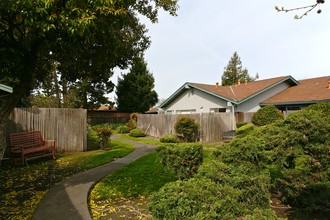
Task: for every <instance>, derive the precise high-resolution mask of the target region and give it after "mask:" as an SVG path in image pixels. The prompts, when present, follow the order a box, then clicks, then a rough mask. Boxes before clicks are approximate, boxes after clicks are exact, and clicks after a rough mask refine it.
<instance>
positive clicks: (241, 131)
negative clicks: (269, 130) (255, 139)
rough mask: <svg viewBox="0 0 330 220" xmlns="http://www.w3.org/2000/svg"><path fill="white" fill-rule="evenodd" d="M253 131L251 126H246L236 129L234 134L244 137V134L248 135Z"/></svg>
mask: <svg viewBox="0 0 330 220" xmlns="http://www.w3.org/2000/svg"><path fill="white" fill-rule="evenodd" d="M253 129H254V125H253V124H246V125H243V126H241V127H239V128H237V130H236V134H237V135H246V134H248V133H250V132H251V131H253Z"/></svg>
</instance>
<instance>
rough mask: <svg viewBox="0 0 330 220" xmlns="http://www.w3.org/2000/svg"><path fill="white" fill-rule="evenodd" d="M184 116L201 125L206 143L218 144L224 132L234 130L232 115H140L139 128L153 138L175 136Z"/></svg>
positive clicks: (203, 139)
mask: <svg viewBox="0 0 330 220" xmlns="http://www.w3.org/2000/svg"><path fill="white" fill-rule="evenodd" d="M182 116H187V117H189V118H192V119H194V120H195V121H196V122H198V123H199V124H200V140H201V141H204V142H217V141H221V140H222V138H223V132H224V131H230V130H233V129H234V128H233V125H235V124H236V123H233V120H235V117H234V116H233V114H232V113H230V112H228V113H203V114H189V115H162V114H158V115H142V114H140V115H138V120H137V126H138V128H140V129H141V130H143V131H144V132H145V133H146V134H148V135H150V136H153V137H157V138H159V137H161V136H163V135H166V134H171V133H172V134H174V133H175V130H174V125H175V122H176V121H177V120H178V119H179V118H180V117H182Z"/></svg>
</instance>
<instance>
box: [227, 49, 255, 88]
mask: <svg viewBox="0 0 330 220" xmlns="http://www.w3.org/2000/svg"><path fill="white" fill-rule="evenodd" d="M258 78H259V75H258V74H256V76H255V77H251V76H250V75H249V72H248V70H247V69H246V68H243V67H242V62H241V58H240V57H239V56H238V54H237V52H235V53H234V54H233V56H232V57H231V58H230V60H229V63H228V65H227V66H226V67H225V68H224V72H223V75H222V77H221V80H222V83H221V84H222V85H223V86H227V85H233V84H235V83H238V81H240V82H244V81H245V80H247V81H248V82H250V81H254V80H256V79H258Z"/></svg>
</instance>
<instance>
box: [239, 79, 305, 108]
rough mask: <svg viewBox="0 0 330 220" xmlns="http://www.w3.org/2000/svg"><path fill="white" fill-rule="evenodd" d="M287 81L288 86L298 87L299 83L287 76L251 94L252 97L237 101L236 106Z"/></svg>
mask: <svg viewBox="0 0 330 220" xmlns="http://www.w3.org/2000/svg"><path fill="white" fill-rule="evenodd" d="M287 80H289V83H290V82H291V83H290V84H293V85H298V84H299V82H298V81H297V80H295V79H294V78H293V77H292V76H288V77H286V78H284V79H282V80H279V81H277V82H276V83H274V84H271V85H270V86H268V87H266V88H264V89H262V90H260V91H258V92H256V93H254V94H252V95H250V96H248V97H246V98H244V99H242V100H239V101H238V104H241V103H243V102H246V101H247V100H249V99H252V98H254V97H255V96H257V95H259V94H261V93H263V92H265V91H267V90H269V89H271V88H273V87H275V86H277V85H279V84H281V83H283V82H285V81H287Z"/></svg>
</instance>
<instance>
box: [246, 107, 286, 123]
mask: <svg viewBox="0 0 330 220" xmlns="http://www.w3.org/2000/svg"><path fill="white" fill-rule="evenodd" d="M283 118H284V116H283V114H282V112H281V111H280V110H278V109H277V108H276V107H275V106H273V105H267V106H265V107H262V108H261V109H259V110H258V111H257V112H256V113H254V115H253V117H252V123H253V124H254V125H256V126H263V125H267V124H272V123H274V122H276V121H278V120H281V119H283Z"/></svg>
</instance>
